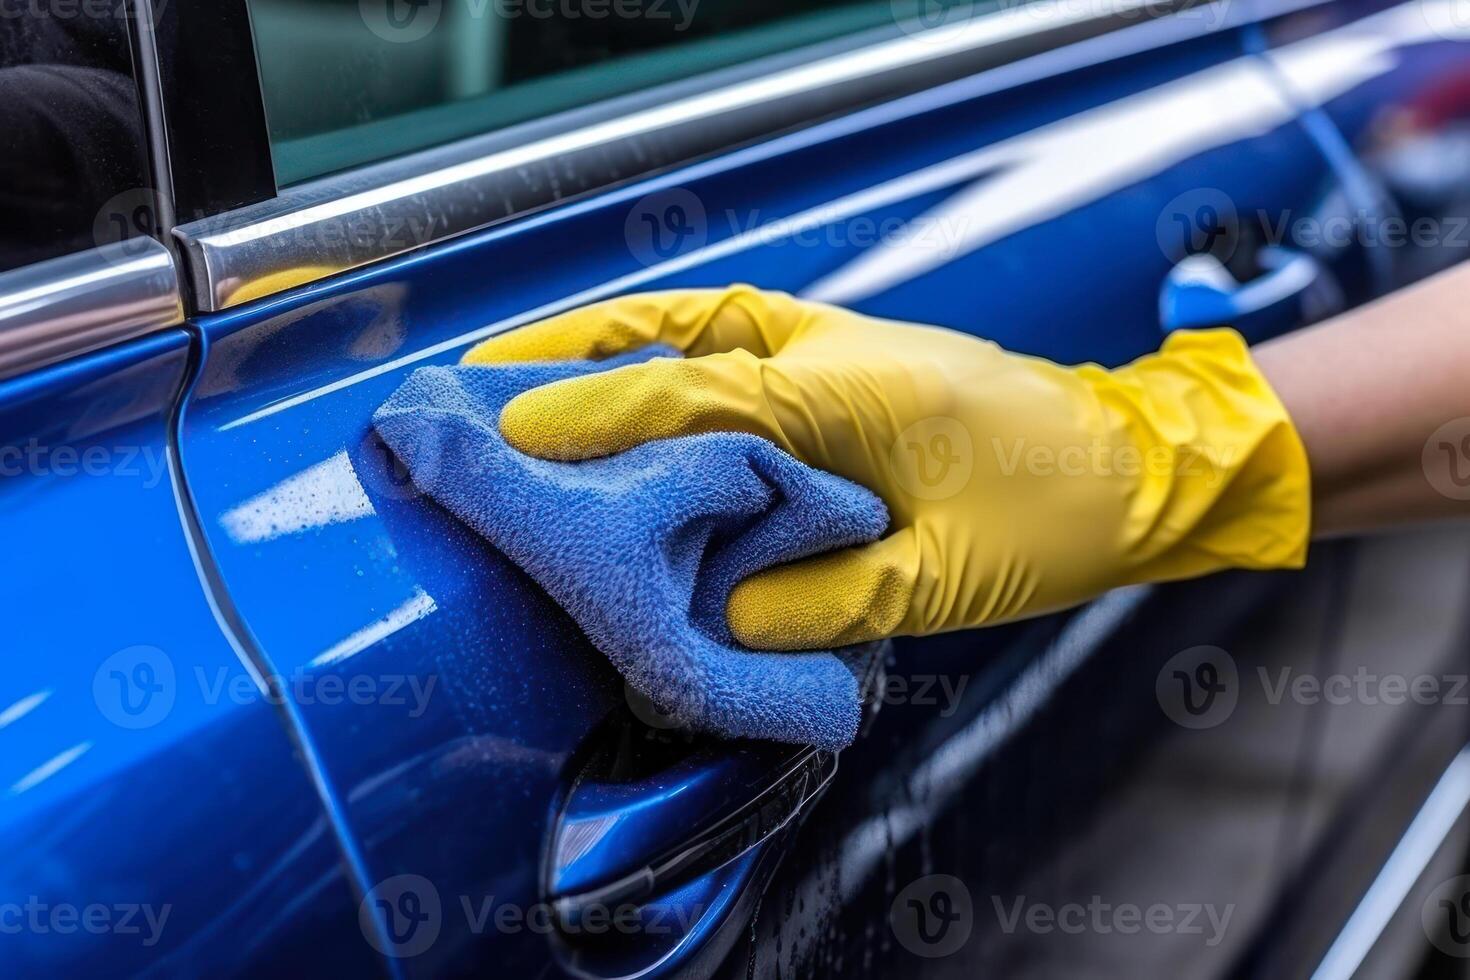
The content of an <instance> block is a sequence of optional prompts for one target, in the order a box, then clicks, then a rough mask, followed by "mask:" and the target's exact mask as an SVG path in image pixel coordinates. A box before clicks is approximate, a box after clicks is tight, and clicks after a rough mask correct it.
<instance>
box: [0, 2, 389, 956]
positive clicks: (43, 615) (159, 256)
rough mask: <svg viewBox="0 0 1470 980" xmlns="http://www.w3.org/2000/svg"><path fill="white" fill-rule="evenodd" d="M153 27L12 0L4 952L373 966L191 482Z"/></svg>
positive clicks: (1, 573)
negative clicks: (153, 131) (229, 623)
mask: <svg viewBox="0 0 1470 980" xmlns="http://www.w3.org/2000/svg"><path fill="white" fill-rule="evenodd" d="M133 26H135V22H131V21H129V20H128V19H126V18H120V17H116V16H112V15H111V13H110V12H109V14H108V16H98V15H97V14H96V10H95V8H88V12H81V11H78V10H76V9H75V8H73V10H72V14H71V15H69V16H68V15H63V14H59V13H57V11H56V10H55V9H54V8H53V7H45V6H31V7H27V8H25V9H24V10H22V9H21V8H14V9H11V10H7V11H6V13H5V16H4V17H3V18H0V96H3V97H0V129H3V131H4V132H5V134H6V138H7V150H6V153H5V155H4V161H3V163H0V170H3V173H4V179H3V181H0V184H3V190H0V200H3V204H0V217H3V221H0V527H3V530H4V535H5V539H6V542H7V548H6V559H5V561H4V564H3V570H0V611H3V614H4V619H5V639H4V642H3V644H0V657H3V667H4V669H3V670H0V961H3V962H4V964H5V967H4V969H5V972H6V973H7V974H8V975H11V976H18V977H19V976H55V975H72V976H104V975H109V976H116V975H125V974H126V975H133V974H141V973H144V972H146V971H147V970H149V969H152V970H154V971H157V972H166V973H187V974H223V973H228V972H233V971H237V970H243V971H249V970H279V969H285V968H286V967H287V966H288V965H294V966H298V967H299V966H303V965H305V966H310V965H312V964H319V963H321V962H322V953H323V951H324V950H325V949H326V948H327V945H334V946H337V947H338V948H337V949H336V950H335V951H334V952H333V953H332V954H331V956H332V959H333V961H334V962H339V963H341V964H343V965H345V966H347V967H348V968H351V969H371V968H373V966H374V963H373V959H372V958H371V951H370V950H367V949H365V948H363V947H362V946H361V944H360V943H354V944H352V945H345V944H342V943H341V936H342V929H343V928H346V929H349V930H351V935H352V936H353V937H356V936H358V935H360V933H358V930H357V929H356V927H355V925H354V919H353V916H354V913H355V907H356V902H355V899H354V898H353V896H352V892H351V887H350V884H349V880H350V879H349V877H348V876H347V875H346V874H345V873H344V871H343V866H342V860H341V853H342V852H341V849H340V847H339V842H338V841H339V839H338V836H337V834H336V833H335V832H334V831H333V829H332V824H331V822H330V821H329V820H328V818H327V813H326V811H325V810H324V809H323V808H322V806H321V803H320V801H319V799H318V796H317V793H316V791H315V789H314V787H313V785H312V782H311V779H310V775H309V770H308V769H306V768H304V767H303V765H302V763H301V760H300V759H299V758H298V756H297V753H296V748H295V745H294V744H293V743H292V741H291V740H290V739H289V737H288V735H287V730H286V728H285V727H284V726H283V725H282V724H281V723H280V721H279V720H278V717H277V714H278V712H277V709H276V707H275V706H274V705H273V704H272V703H271V702H270V701H269V700H268V699H267V698H266V697H264V696H263V694H262V692H261V690H260V689H259V688H257V686H256V684H255V681H256V679H257V678H256V677H255V676H254V675H253V674H252V673H251V670H252V668H251V665H249V664H248V663H247V662H244V661H242V660H241V659H240V658H239V657H238V656H237V654H236V651H235V649H234V648H233V647H232V646H231V644H230V643H229V641H228V639H227V637H226V635H225V633H223V632H222V631H221V629H220V627H219V625H218V624H217V621H216V615H215V613H214V611H213V610H212V607H211V603H210V597H209V593H208V590H207V589H206V588H205V587H204V585H203V583H202V581H201V580H200V577H199V575H198V572H197V570H196V566H195V562H194V558H193V549H194V540H193V534H192V521H191V520H190V519H188V515H187V512H186V511H183V510H181V508H180V507H179V497H178V496H177V495H178V493H179V491H180V484H179V481H178V473H177V467H176V464H177V455H176V454H175V448H176V447H175V446H174V444H173V443H172V441H171V439H170V425H171V418H172V413H173V411H174V409H175V407H176V405H177V399H178V397H179V395H180V393H181V391H182V390H183V386H184V384H185V382H186V380H187V378H188V376H189V372H190V369H191V364H192V360H191V355H192V351H193V349H194V348H193V344H192V342H191V338H190V335H189V332H188V330H187V329H186V328H185V326H184V300H183V293H182V291H181V289H180V281H179V276H178V271H177V265H176V263H175V260H174V258H173V256H172V255H171V254H170V252H169V250H168V249H167V248H165V247H164V246H163V245H162V244H161V243H160V242H159V241H158V240H157V238H156V237H154V236H155V235H156V229H155V227H154V226H153V221H152V218H153V216H154V215H155V213H156V205H155V196H154V191H153V189H152V184H151V182H150V181H149V179H148V177H147V173H148V169H149V165H148V154H147V152H146V146H147V127H146V125H145V119H144V113H143V112H142V110H141V108H140V97H139V95H138V89H137V85H136V76H135V72H134V69H133V64H134V62H133V60H132V53H133V52H134V50H135V49H134V47H133V45H132V43H131V42H132V41H133V40H135V39H134V38H133V37H132V36H131V31H130V28H131V27H133ZM334 937H335V938H334ZM323 944H327V945H323Z"/></svg>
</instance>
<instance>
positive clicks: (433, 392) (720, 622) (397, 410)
mask: <svg viewBox="0 0 1470 980" xmlns="http://www.w3.org/2000/svg"><path fill="white" fill-rule="evenodd" d="M671 353H673V352H671V351H667V350H663V349H646V350H644V351H641V352H638V353H636V354H634V355H625V356H623V357H619V358H613V359H610V360H608V361H605V362H599V363H597V364H591V363H587V362H580V363H537V364H512V365H496V366H459V367H428V368H420V369H419V370H417V371H415V372H414V373H413V375H412V376H410V377H409V379H408V380H407V381H405V382H404V383H403V385H402V386H401V387H400V388H399V389H398V390H397V391H396V392H394V394H393V395H392V397H391V398H389V399H388V401H387V402H386V403H384V405H383V406H382V407H381V408H379V409H378V411H377V413H376V414H375V415H374V416H373V424H374V425H375V426H376V427H377V430H378V432H379V434H380V435H381V436H382V437H383V440H384V441H385V442H386V443H387V444H388V446H389V447H390V448H391V449H392V450H393V452H394V453H395V454H396V455H397V456H398V457H399V459H401V460H402V461H403V462H404V464H405V465H406V466H407V467H408V470H409V473H410V474H411V475H412V477H413V480H414V483H415V484H416V485H417V486H418V487H419V488H420V489H422V490H423V491H424V492H426V493H428V494H429V495H430V496H432V497H433V498H434V499H435V500H437V501H438V502H439V503H441V504H442V505H443V506H445V507H446V508H448V509H449V510H450V511H451V512H452V513H454V514H455V516H457V517H458V518H459V519H460V520H462V521H464V522H465V523H466V524H468V525H469V526H470V527H472V528H474V529H475V530H476V531H478V532H479V533H480V534H482V535H484V536H485V537H486V538H488V539H489V540H490V542H491V543H492V544H494V545H495V547H497V548H498V549H500V550H501V551H503V552H504V553H505V554H506V555H507V556H509V557H510V558H511V560H512V561H514V562H516V563H517V564H518V565H520V566H521V567H522V568H524V569H525V570H526V572H527V573H528V574H530V576H531V577H532V578H533V579H535V580H536V582H537V583H538V584H539V585H540V586H541V587H542V588H544V589H545V590H546V591H547V592H548V593H550V595H551V596H552V598H554V599H555V600H556V601H557V602H558V603H559V604H560V605H561V606H562V608H563V609H565V610H566V611H567V612H568V613H569V614H570V615H571V616H572V618H573V619H574V620H576V622H577V624H578V625H579V626H580V627H581V628H582V630H583V631H584V632H585V633H586V634H587V636H588V637H589V638H590V639H591V641H592V643H593V644H594V645H596V647H597V648H598V649H599V650H601V651H602V652H603V653H604V654H606V655H607V657H608V659H609V660H611V661H612V662H613V664H614V665H615V666H616V667H617V668H618V670H619V671H620V672H621V673H622V674H623V676H624V677H625V678H626V679H627V681H628V682H629V684H630V685H631V686H632V687H633V688H634V690H636V691H638V692H640V693H641V694H643V695H644V696H646V697H648V698H650V699H651V700H652V701H653V702H654V703H655V704H656V705H657V706H658V707H659V708H660V709H661V710H663V711H664V712H667V713H668V714H669V715H670V716H671V717H672V718H673V719H674V720H675V721H677V722H678V723H680V724H682V725H685V726H687V727H689V728H694V729H699V730H703V731H709V732H714V733H716V734H720V735H725V736H729V737H747V738H765V739H774V740H777V741H783V742H794V743H798V744H809V745H815V746H819V747H822V748H828V749H836V748H840V747H842V746H844V745H847V744H848V743H849V742H851V741H852V739H853V737H854V735H855V734H856V733H857V726H858V721H859V717H860V713H861V712H860V700H859V698H860V691H859V680H860V676H861V673H862V671H863V670H865V669H866V667H867V665H868V661H869V659H870V658H871V656H872V653H873V651H872V649H871V647H864V648H856V649H850V650H844V651H838V652H837V653H835V654H834V653H825V652H823V653H772V652H760V651H754V650H750V649H747V648H745V647H743V646H741V645H740V644H738V643H737V642H736V641H735V639H734V638H733V637H732V636H731V634H730V631H729V627H728V625H727V624H726V621H725V601H726V599H727V598H728V596H729V594H730V590H731V589H732V588H733V587H734V586H735V584H736V583H737V582H739V581H740V580H741V579H742V578H744V577H746V576H747V575H750V574H751V573H753V572H756V571H759V570H760V569H763V568H766V567H768V566H770V565H775V564H779V563H780V562H784V561H790V560H793V559H796V558H801V557H805V556H807V555H812V554H817V553H819V552H823V551H828V550H831V549H833V548H840V547H845V546H847V545H853V544H859V543H862V542H866V541H872V540H874V539H876V538H877V537H878V536H879V535H880V534H882V533H883V530H884V528H885V527H886V526H887V523H888V512H887V510H886V509H885V508H884V506H883V504H882V502H881V501H880V500H879V499H878V498H877V497H875V496H874V495H873V494H871V493H869V492H868V491H867V490H865V489H863V488H862V487H859V486H857V485H856V484H853V483H850V482H848V481H846V480H843V479H840V478H838V477H835V476H832V475H831V474H828V473H823V472H820V471H818V470H814V469H812V468H811V467H808V466H806V465H804V464H802V463H799V462H797V461H796V460H795V459H793V458H791V457H790V456H788V455H787V454H785V453H784V452H782V451H781V450H779V449H777V448H776V447H775V446H774V445H772V444H771V443H769V442H767V441H766V440H764V439H760V438H757V437H755V436H750V435H743V434H737V433H712V434H708V435H698V436H687V437H684V438H679V439H669V440H663V441H659V442H652V443H648V444H645V445H643V446H639V447H638V448H636V449H632V450H629V451H628V452H625V453H620V454H618V455H616V456H611V457H607V458H605V459H596V460H588V461H586V462H580V463H560V462H548V461H545V460H540V459H535V458H532V457H530V456H526V455H524V454H522V453H520V452H518V451H517V450H515V449H513V448H511V447H510V446H509V445H508V444H507V443H506V442H505V441H504V440H503V439H502V438H501V436H500V429H499V424H498V422H499V418H500V409H501V407H502V406H504V405H505V403H506V402H508V401H510V399H511V398H513V397H514V396H515V395H517V394H519V393H520V392H522V391H524V390H526V389H528V388H534V387H536V386H538V385H542V384H546V383H547V382H550V381H555V380H557V379H560V378H566V377H571V376H573V375H578V374H585V373H589V372H592V371H598V370H605V369H607V368H609V367H615V366H617V365H620V364H626V363H630V362H633V361H639V360H644V359H646V358H648V357H652V356H655V355H663V354H671Z"/></svg>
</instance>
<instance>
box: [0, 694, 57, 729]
mask: <svg viewBox="0 0 1470 980" xmlns="http://www.w3.org/2000/svg"><path fill="white" fill-rule="evenodd" d="M50 696H51V691H50V690H45V691H37V692H36V693H35V694H27V695H26V696H25V697H23V698H21V699H20V700H19V701H17V702H15V703H14V704H12V705H11V706H10V707H8V708H6V709H5V710H4V711H0V728H5V727H6V726H8V725H13V724H15V723H16V722H18V721H20V720H21V719H22V718H24V717H25V716H26V715H28V714H30V713H31V712H32V711H35V710H36V709H37V708H39V707H40V706H41V702H43V701H45V700H46V699H47V698H49V697H50Z"/></svg>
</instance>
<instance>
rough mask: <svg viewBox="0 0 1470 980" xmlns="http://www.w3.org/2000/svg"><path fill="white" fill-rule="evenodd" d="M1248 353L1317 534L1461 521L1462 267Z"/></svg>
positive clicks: (1465, 330) (1468, 379)
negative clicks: (1306, 491) (1273, 406)
mask: <svg viewBox="0 0 1470 980" xmlns="http://www.w3.org/2000/svg"><path fill="white" fill-rule="evenodd" d="M1253 355H1254V358H1255V360H1256V363H1257V365H1258V366H1259V367H1260V369H1261V371H1262V373H1263V374H1264V375H1265V376H1266V378H1267V379H1268V380H1269V381H1270V383H1271V385H1272V387H1273V388H1274V389H1275V390H1276V393H1277V395H1278V396H1279V397H1280V398H1281V401H1282V402H1283V404H1285V406H1286V408H1287V411H1288V412H1289V413H1290V415H1291V418H1292V421H1293V423H1294V424H1295V426H1296V428H1297V431H1298V432H1299V433H1300V434H1301V437H1302V442H1303V443H1304V444H1305V446H1306V449H1307V456H1308V458H1309V459H1310V461H1311V467H1312V487H1313V493H1312V497H1313V519H1312V530H1313V534H1314V535H1315V536H1318V537H1321V536H1327V535H1333V534H1340V533H1345V532H1348V531H1356V530H1366V529H1370V528H1374V527H1381V526H1387V525H1391V524H1396V523H1403V522H1407V521H1417V520H1426V519H1435V518H1443V517H1453V516H1456V515H1464V514H1466V513H1467V508H1470V503H1467V498H1470V486H1465V487H1461V486H1459V484H1458V483H1457V482H1456V480H1457V479H1459V480H1464V479H1466V474H1467V473H1470V452H1467V450H1470V446H1466V445H1464V444H1462V440H1463V439H1465V438H1466V437H1470V265H1466V266H1461V267H1459V268H1456V269H1453V270H1450V271H1448V272H1445V273H1442V274H1440V275H1438V276H1436V277H1434V278H1432V279H1429V280H1427V281H1425V282H1423V283H1420V284H1418V285H1416V286H1413V287H1411V288H1409V289H1406V290H1403V291H1402V292H1399V293H1395V294H1393V295H1392V296H1389V297H1387V298H1385V299H1383V300H1380V301H1379V302H1376V303H1373V304H1371V305H1369V306H1366V307H1363V308H1362V309H1359V310H1354V311H1352V312H1350V313H1345V314H1343V315H1341V316H1338V317H1336V318H1334V319H1332V320H1330V321H1327V322H1324V323H1321V324H1318V325H1317V326H1315V327H1311V328H1309V329H1307V330H1302V331H1299V332H1297V333H1294V334H1291V335H1289V336H1286V337H1282V338H1279V339H1277V340H1273V341H1270V342H1269V343H1266V344H1262V345H1261V346H1259V347H1257V348H1255V349H1254V351H1253ZM1455 420H1461V421H1460V422H1459V424H1454V423H1455ZM1440 443H1442V444H1443V445H1439V444H1440ZM1453 466H1458V467H1459V468H1458V470H1456V469H1452V467H1453ZM1457 495H1458V496H1457Z"/></svg>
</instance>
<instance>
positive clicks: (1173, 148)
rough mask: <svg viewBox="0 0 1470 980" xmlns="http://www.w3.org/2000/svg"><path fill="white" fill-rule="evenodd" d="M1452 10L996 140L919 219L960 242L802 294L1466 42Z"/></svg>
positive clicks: (931, 265) (1024, 220)
mask: <svg viewBox="0 0 1470 980" xmlns="http://www.w3.org/2000/svg"><path fill="white" fill-rule="evenodd" d="M1453 7H1454V0H1445V2H1423V3H1417V2H1416V3H1411V4H1404V5H1402V6H1399V7H1394V8H1392V9H1390V10H1386V11H1384V12H1383V13H1381V14H1376V15H1374V16H1371V17H1366V18H1364V19H1363V20H1360V21H1357V22H1355V23H1353V24H1350V25H1348V26H1347V27H1342V28H1338V29H1337V30H1334V31H1329V32H1326V33H1324V34H1321V35H1318V36H1316V37H1313V38H1310V39H1308V40H1304V41H1299V42H1297V43H1294V44H1289V45H1286V46H1284V47H1281V48H1278V49H1276V50H1275V51H1273V52H1271V53H1269V54H1268V55H1265V56H1262V57H1260V58H1251V59H1242V60H1239V61H1233V62H1230V63H1228V64H1225V65H1221V66H1218V67H1215V68H1210V69H1207V70H1205V71H1202V72H1197V73H1196V74H1194V75H1190V76H1188V77H1186V78H1182V79H1180V80H1179V81H1177V82H1174V83H1171V84H1169V85H1165V86H1162V87H1160V88H1156V89H1150V90H1149V91H1147V92H1143V93H1140V94H1139V95H1135V96H1132V97H1129V98H1126V99H1121V100H1119V101H1117V102H1113V103H1110V104H1108V105H1106V106H1102V107H1100V108H1097V109H1092V110H1089V111H1087V112H1082V113H1079V114H1077V115H1075V116H1070V117H1068V118H1066V119H1063V120H1061V121H1060V122H1056V123H1052V124H1051V125H1049V126H1045V127H1042V128H1041V129H1037V130H1034V131H1032V132H1030V133H1026V134H1024V135H1021V136H1018V137H1015V138H1013V139H1010V140H1006V141H1004V142H1001V143H997V144H995V145H994V146H992V147H990V148H989V149H988V150H985V151H982V152H983V153H986V154H990V155H992V156H993V157H994V161H993V162H994V164H995V165H996V166H999V167H1006V168H1007V169H1006V170H1004V171H1003V172H1001V173H998V174H996V175H995V176H993V177H990V178H988V179H983V180H980V181H979V182H977V183H975V184H973V185H971V186H970V187H968V188H965V189H964V190H961V191H959V192H958V193H956V194H955V195H953V196H952V197H950V198H949V199H947V200H946V201H944V202H943V203H942V204H939V205H938V206H936V207H934V208H932V209H930V210H929V211H928V212H926V213H925V214H923V215H921V216H920V217H918V218H916V219H914V221H915V224H916V225H918V226H920V227H942V228H951V227H953V228H958V229H959V238H958V240H955V241H951V242H947V243H946V244H947V246H948V247H946V248H942V249H940V248H933V247H923V245H922V244H919V245H918V247H916V242H915V241H903V240H899V241H894V242H890V243H879V244H878V245H875V246H874V247H873V248H870V249H868V250H867V251H865V252H863V253H861V254H860V255H858V256H857V257H856V258H854V259H853V260H852V261H851V262H849V263H847V264H846V265H845V266H842V267H841V268H839V269H837V270H836V271H834V272H832V273H829V274H828V275H827V276H825V277H824V278H822V279H819V280H817V281H816V282H815V283H813V284H812V285H811V286H809V287H808V288H807V289H805V290H804V291H803V292H802V295H803V296H804V297H806V298H808V299H814V300H819V301H821V302H824V303H837V304H850V303H855V302H858V301H860V300H863V299H866V298H868V297H870V296H874V295H877V294H878V293H881V292H883V291H884V290H887V289H891V288H893V287H894V286H898V285H901V284H902V283H905V282H908V281H909V280H911V279H916V278H918V277H919V276H922V275H924V274H925V273H928V272H932V271H933V270H935V269H937V268H940V267H941V266H944V265H946V264H948V263H950V262H952V261H954V260H955V259H957V258H960V257H962V256H964V255H967V254H969V253H971V252H974V251H976V250H978V249H981V248H984V247H985V246H986V245H989V244H991V243H993V242H995V241H998V240H1000V239H1002V238H1004V237H1006V236H1007V235H1011V234H1014V233H1015V232H1017V231H1021V230H1022V229H1025V228H1028V227H1031V226H1032V225H1035V224H1038V223H1040V222H1043V221H1048V220H1050V219H1052V218H1056V217H1059V216H1061V215H1063V214H1065V213H1067V212H1069V211H1072V210H1073V209H1075V208H1077V207H1080V206H1082V205H1085V204H1089V203H1092V202H1094V201H1097V200H1099V199H1100V198H1102V197H1104V196H1105V195H1106V194H1108V193H1111V192H1112V191H1115V190H1117V189H1118V188H1120V187H1123V186H1126V185H1128V184H1130V183H1135V182H1138V181H1141V180H1143V179H1145V178H1147V177H1150V176H1152V175H1154V174H1157V173H1160V172H1162V171H1164V170H1166V169H1168V168H1169V167H1172V166H1175V165H1177V164H1179V163H1180V162H1182V161H1183V160H1186V159H1188V158H1190V157H1192V156H1195V155H1197V154H1199V153H1202V152H1204V151H1206V150H1209V149H1213V148H1216V147H1219V146H1223V145H1226V144H1229V143H1234V142H1237V141H1239V140H1242V139H1248V138H1250V137H1252V136H1258V135H1262V134H1265V133H1267V132H1270V131H1271V130H1272V129H1275V128H1276V127H1278V126H1282V125H1285V124H1287V123H1289V122H1291V120H1292V119H1293V118H1295V117H1296V116H1297V114H1298V112H1299V111H1300V110H1301V109H1305V108H1313V107H1317V106H1320V105H1322V104H1323V103H1324V102H1327V101H1329V100H1330V99H1333V98H1336V97H1337V96H1339V95H1342V94H1344V93H1346V92H1348V91H1350V90H1352V89H1353V88H1355V87H1357V86H1359V85H1361V84H1363V83H1364V82H1367V81H1369V80H1371V79H1373V78H1376V77H1378V76H1380V75H1384V74H1387V73H1388V72H1390V71H1392V70H1393V69H1394V68H1395V67H1396V66H1397V65H1398V64H1399V61H1400V59H1401V58H1402V56H1403V55H1402V50H1401V49H1403V48H1404V47H1406V46H1409V45H1414V44H1421V43H1426V42H1430V41H1436V40H1459V39H1470V18H1463V17H1461V18H1458V19H1457V18H1456V17H1455V16H1454V14H1453ZM1268 69H1269V71H1268ZM1270 71H1274V72H1275V73H1276V78H1275V79H1273V78H1272V75H1271V74H1270ZM1278 81H1279V83H1280V85H1279V86H1278V84H1276V83H1277V82H1278ZM917 242H918V243H922V242H923V239H922V238H920V239H918V240H917Z"/></svg>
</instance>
